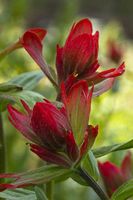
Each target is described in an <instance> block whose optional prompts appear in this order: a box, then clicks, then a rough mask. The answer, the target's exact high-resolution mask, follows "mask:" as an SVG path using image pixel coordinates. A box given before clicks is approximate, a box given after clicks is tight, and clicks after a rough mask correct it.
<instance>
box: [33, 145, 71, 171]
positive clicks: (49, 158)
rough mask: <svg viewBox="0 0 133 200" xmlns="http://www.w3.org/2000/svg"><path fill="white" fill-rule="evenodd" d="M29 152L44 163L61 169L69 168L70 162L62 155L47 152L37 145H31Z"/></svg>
mask: <svg viewBox="0 0 133 200" xmlns="http://www.w3.org/2000/svg"><path fill="white" fill-rule="evenodd" d="M30 146H31V151H32V152H34V153H35V154H37V155H38V156H39V157H40V158H41V159H43V160H44V161H46V162H49V163H53V164H57V165H59V166H63V167H70V166H71V161H70V160H69V159H68V158H66V157H65V156H63V155H62V154H59V153H56V152H54V151H53V152H52V151H49V150H48V149H46V148H42V147H39V146H38V145H35V144H31V145H30Z"/></svg>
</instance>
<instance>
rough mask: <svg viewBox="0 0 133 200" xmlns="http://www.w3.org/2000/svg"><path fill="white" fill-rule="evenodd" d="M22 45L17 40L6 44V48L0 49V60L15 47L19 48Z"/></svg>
mask: <svg viewBox="0 0 133 200" xmlns="http://www.w3.org/2000/svg"><path fill="white" fill-rule="evenodd" d="M21 47H22V45H21V43H20V42H19V41H18V42H16V43H14V44H12V45H10V46H8V47H7V48H5V49H4V50H2V51H1V52H0V60H2V59H3V58H4V57H5V56H6V55H8V54H9V53H11V52H13V51H14V50H16V49H19V48H21Z"/></svg>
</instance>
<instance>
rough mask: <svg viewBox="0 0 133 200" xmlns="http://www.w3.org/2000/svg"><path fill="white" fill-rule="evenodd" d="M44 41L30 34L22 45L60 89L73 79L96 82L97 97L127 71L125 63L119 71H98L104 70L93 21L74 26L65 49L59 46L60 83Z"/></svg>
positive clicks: (75, 80) (58, 70)
mask: <svg viewBox="0 0 133 200" xmlns="http://www.w3.org/2000/svg"><path fill="white" fill-rule="evenodd" d="M43 36H45V34H43ZM42 39H43V38H42V37H41V39H40V38H39V37H38V36H37V34H34V33H33V32H31V31H28V32H26V33H25V34H24V36H23V40H22V42H21V44H22V46H23V47H24V48H25V50H26V51H27V52H28V53H29V55H30V56H31V57H32V58H33V59H34V61H35V62H36V63H37V64H38V65H39V67H40V68H41V69H42V70H43V72H44V73H45V74H46V76H47V77H48V78H49V79H50V81H51V82H52V83H53V84H54V85H55V86H56V87H58V89H59V88H60V84H61V82H62V81H63V82H70V81H69V79H71V77H73V79H74V82H77V81H78V80H86V81H87V83H88V86H91V85H92V82H93V84H94V85H96V86H97V87H95V88H94V93H93V95H94V96H97V95H100V94H101V93H103V92H105V91H107V90H108V89H110V88H111V87H112V84H113V82H114V80H115V77H117V76H120V75H121V74H123V72H124V70H125V65H124V63H122V64H121V65H120V66H119V67H118V68H111V69H108V70H105V71H102V72H101V71H100V72H99V71H97V69H98V68H99V67H100V64H99V62H98V51H99V49H98V45H99V44H98V40H99V32H98V31H96V33H94V34H93V30H92V23H91V21H90V20H89V19H82V20H80V21H79V22H77V23H74V24H73V26H72V28H71V30H70V33H69V35H68V37H67V39H66V42H65V45H64V46H63V47H59V45H57V53H56V71H57V79H58V83H57V82H56V80H55V79H54V78H53V76H52V71H51V68H50V67H49V66H48V64H47V63H46V61H45V59H44V58H43V53H42V47H43V46H42ZM99 83H100V84H99ZM71 86H72V85H70V87H71ZM70 87H69V88H70Z"/></svg>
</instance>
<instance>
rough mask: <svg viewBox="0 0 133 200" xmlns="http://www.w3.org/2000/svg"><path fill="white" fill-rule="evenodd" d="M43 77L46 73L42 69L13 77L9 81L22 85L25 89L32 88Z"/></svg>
mask: <svg viewBox="0 0 133 200" xmlns="http://www.w3.org/2000/svg"><path fill="white" fill-rule="evenodd" d="M43 77H44V74H43V73H42V72H41V71H32V72H26V73H22V74H20V75H18V76H16V77H15V78H13V79H11V80H10V81H8V83H10V84H14V85H20V86H22V87H23V89H24V90H32V89H33V88H34V87H35V86H36V84H37V83H38V82H39V81H40V80H41V79H42V78H43Z"/></svg>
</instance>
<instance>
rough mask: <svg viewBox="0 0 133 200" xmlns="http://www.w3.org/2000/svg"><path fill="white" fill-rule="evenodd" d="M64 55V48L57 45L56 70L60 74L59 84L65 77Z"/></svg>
mask: <svg viewBox="0 0 133 200" xmlns="http://www.w3.org/2000/svg"><path fill="white" fill-rule="evenodd" d="M62 53H63V48H61V47H59V45H57V48H56V70H57V74H58V81H59V83H60V82H61V81H62V80H63V78H64V77H63V75H64V71H63V60H62Z"/></svg>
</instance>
